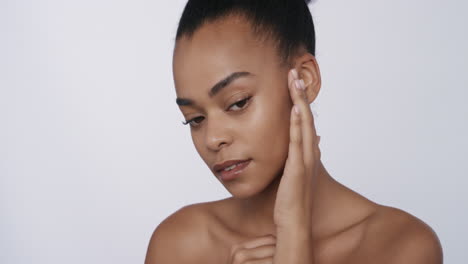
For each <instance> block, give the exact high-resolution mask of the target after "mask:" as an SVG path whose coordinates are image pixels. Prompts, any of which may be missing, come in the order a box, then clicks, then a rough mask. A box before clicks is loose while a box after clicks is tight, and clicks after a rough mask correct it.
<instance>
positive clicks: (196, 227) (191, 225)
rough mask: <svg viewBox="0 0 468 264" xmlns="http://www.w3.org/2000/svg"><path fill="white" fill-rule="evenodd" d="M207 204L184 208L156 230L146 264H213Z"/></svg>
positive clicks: (151, 240)
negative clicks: (211, 263) (210, 254)
mask: <svg viewBox="0 0 468 264" xmlns="http://www.w3.org/2000/svg"><path fill="white" fill-rule="evenodd" d="M207 209H208V208H207V204H206V203H197V204H191V205H187V206H184V207H182V208H180V209H179V210H177V211H176V212H174V213H172V214H171V215H169V216H168V217H167V218H166V219H164V220H163V221H162V222H161V223H160V224H159V225H158V226H157V227H156V229H155V230H154V232H153V234H152V236H151V239H150V242H149V245H148V251H147V253H146V260H145V264H153V263H157V264H170V263H181V264H184V263H210V262H211V261H210V256H209V255H208V254H206V253H207V252H210V242H211V238H210V233H209V229H208V226H209V224H208V222H207V221H208V213H207Z"/></svg>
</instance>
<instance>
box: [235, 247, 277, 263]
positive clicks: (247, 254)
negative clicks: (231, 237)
mask: <svg viewBox="0 0 468 264" xmlns="http://www.w3.org/2000/svg"><path fill="white" fill-rule="evenodd" d="M275 251H276V245H266V246H260V247H256V248H251V249H246V248H244V249H240V250H238V251H237V252H236V253H235V255H234V256H233V257H232V261H231V263H233V264H237V263H246V262H247V263H248V261H253V260H259V259H264V258H269V257H270V258H271V257H273V256H274V255H275Z"/></svg>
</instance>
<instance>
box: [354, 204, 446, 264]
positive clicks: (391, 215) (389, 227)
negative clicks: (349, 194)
mask: <svg viewBox="0 0 468 264" xmlns="http://www.w3.org/2000/svg"><path fill="white" fill-rule="evenodd" d="M360 251H361V252H360V253H361V256H367V257H366V258H367V259H368V258H369V257H375V258H374V260H375V259H376V258H377V259H385V260H386V262H382V263H389V264H390V263H403V264H404V263H413V264H418V263H425V264H441V263H442V262H443V253H442V246H441V244H440V240H439V238H438V237H437V234H436V233H435V231H434V230H433V229H432V228H431V227H430V226H429V225H428V224H426V223H425V222H424V221H422V220H421V219H419V218H417V217H415V216H413V215H411V214H410V213H408V212H406V211H404V210H401V209H398V208H394V207H390V206H379V208H378V209H377V210H376V212H375V213H374V214H373V215H372V217H370V218H369V221H368V223H367V228H366V234H365V236H364V239H363V241H362V246H361V250H360ZM361 259H362V258H361Z"/></svg>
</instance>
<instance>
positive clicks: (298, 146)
mask: <svg viewBox="0 0 468 264" xmlns="http://www.w3.org/2000/svg"><path fill="white" fill-rule="evenodd" d="M299 111H300V110H299ZM302 148H303V146H302V129H301V113H300V112H299V113H297V112H296V106H293V107H292V109H291V118H290V125H289V149H288V159H287V161H286V163H287V164H286V166H285V170H284V174H296V173H300V174H301V173H303V172H304V159H303V150H302ZM293 178H294V179H295V177H293ZM301 182H302V180H301Z"/></svg>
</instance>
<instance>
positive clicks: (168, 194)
mask: <svg viewBox="0 0 468 264" xmlns="http://www.w3.org/2000/svg"><path fill="white" fill-rule="evenodd" d="M184 4H185V1H182V0H178V1H143V0H133V1H115V0H112V1H111V0H107V1H105V0H92V1H91V0H82V1H59V0H55V1H54V0H49V1H46V0H43V1H32V0H29V1H28V0H14V1H13V0H0V213H1V215H0V263H2V264H3V263H5V264H10V263H15V264H16V263H18V264H19V263H35V264H42V263H44V264H55V263H67V264H72V263H80V264H81V263H114V264H120V263H143V260H144V257H145V253H146V249H147V244H148V241H149V238H150V236H151V234H152V232H153V230H154V228H155V227H156V226H157V225H158V224H159V223H160V222H161V221H162V220H163V219H164V218H166V217H167V216H168V215H169V214H171V213H172V212H174V211H176V210H177V209H179V208H180V207H182V206H184V205H188V204H192V203H197V202H204V201H211V200H217V199H221V198H224V197H228V196H229V193H228V192H227V191H226V190H225V189H224V187H223V186H222V185H221V184H220V183H219V182H217V181H216V179H214V177H212V176H211V174H210V170H209V169H208V167H207V166H206V165H205V164H204V163H203V161H202V159H201V158H200V157H199V156H198V154H197V152H196V150H195V148H194V147H193V143H192V141H191V138H190V133H189V128H188V126H183V125H182V124H181V121H182V120H183V116H182V114H181V113H180V112H179V110H178V108H177V106H176V104H175V90H174V86H173V83H172V69H171V60H172V48H173V44H174V37H175V31H176V28H177V22H178V19H179V17H180V14H181V12H182V9H183V6H184ZM467 8H468V4H467V3H466V2H464V1H459V0H445V1H435V0H411V1H408V0H393V1H385V0H361V1H333V0H326V1H318V2H317V3H315V4H313V5H312V7H311V10H312V13H313V15H314V21H315V24H316V32H317V54H316V55H317V60H318V62H319V65H320V68H321V71H322V82H323V86H322V90H321V94H320V95H319V97H318V98H317V105H316V106H314V109H315V110H316V111H317V113H318V117H317V118H316V122H317V127H318V133H319V135H321V136H322V140H321V149H322V157H323V162H324V165H325V167H326V168H327V169H328V171H329V172H330V174H331V175H332V176H333V177H334V178H336V179H337V180H338V181H340V182H342V183H343V184H345V185H346V186H348V187H350V188H351V189H353V190H355V191H357V192H359V193H361V194H363V195H364V196H366V197H368V198H369V199H371V200H373V201H375V202H378V203H381V204H385V205H389V206H394V207H398V208H401V209H403V210H406V211H407V212H409V213H411V214H413V215H415V216H417V217H418V218H420V219H422V220H423V221H425V222H426V223H428V224H429V225H430V226H431V227H432V228H433V229H434V230H435V231H436V232H437V234H438V236H439V238H440V240H441V242H442V246H443V249H444V257H445V263H465V262H466V259H467V258H468V254H467V251H466V249H467V244H468V238H467V237H468V231H467V229H468V228H467V226H466V225H467V223H468V194H467V192H466V188H467V187H468V184H467V183H468V180H467V177H468V173H467V171H468V162H467V157H468V139H467V135H468V124H467V123H468V104H467V99H468V91H467V89H468V74H467V71H468V70H467V69H468V51H467V50H468V36H467V30H466V27H467V25H468V17H467V16H466V11H467Z"/></svg>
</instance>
